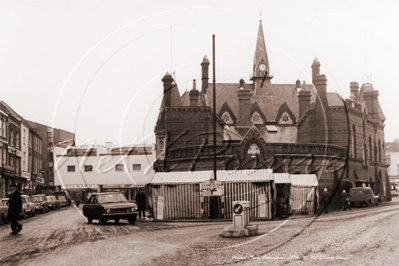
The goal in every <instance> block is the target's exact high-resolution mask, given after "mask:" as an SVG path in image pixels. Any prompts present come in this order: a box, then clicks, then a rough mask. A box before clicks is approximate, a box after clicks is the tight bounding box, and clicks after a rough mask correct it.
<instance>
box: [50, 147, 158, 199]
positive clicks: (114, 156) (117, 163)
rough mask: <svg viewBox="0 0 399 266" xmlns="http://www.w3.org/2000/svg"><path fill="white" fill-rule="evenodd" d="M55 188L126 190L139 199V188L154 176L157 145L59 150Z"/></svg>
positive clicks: (57, 150)
mask: <svg viewBox="0 0 399 266" xmlns="http://www.w3.org/2000/svg"><path fill="white" fill-rule="evenodd" d="M54 156H55V157H54V165H55V168H54V169H55V170H54V173H55V185H56V186H57V187H59V188H60V189H72V190H73V189H84V190H88V191H99V192H101V191H115V190H117V191H123V192H125V194H126V196H127V198H128V199H135V194H136V192H137V188H139V187H144V186H145V185H146V184H147V183H149V182H150V180H151V179H152V177H153V176H154V171H153V169H152V164H153V162H154V160H155V151H154V147H153V145H124V146H120V147H118V146H116V145H112V144H110V143H109V144H107V145H81V146H75V147H72V146H70V147H66V148H65V147H55V148H54Z"/></svg>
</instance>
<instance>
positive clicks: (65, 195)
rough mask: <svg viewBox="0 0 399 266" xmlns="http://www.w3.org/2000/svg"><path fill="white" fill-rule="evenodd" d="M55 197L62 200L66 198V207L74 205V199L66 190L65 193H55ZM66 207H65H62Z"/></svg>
mask: <svg viewBox="0 0 399 266" xmlns="http://www.w3.org/2000/svg"><path fill="white" fill-rule="evenodd" d="M54 195H55V196H57V198H58V199H60V197H62V196H63V197H64V198H65V201H66V205H65V206H71V204H72V199H71V196H69V193H68V191H66V190H64V191H56V192H54ZM62 206H64V205H62Z"/></svg>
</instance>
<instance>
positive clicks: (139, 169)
mask: <svg viewBox="0 0 399 266" xmlns="http://www.w3.org/2000/svg"><path fill="white" fill-rule="evenodd" d="M133 171H141V164H133Z"/></svg>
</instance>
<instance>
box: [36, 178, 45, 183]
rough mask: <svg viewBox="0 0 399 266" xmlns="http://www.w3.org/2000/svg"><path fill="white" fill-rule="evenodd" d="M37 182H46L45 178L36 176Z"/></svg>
mask: <svg viewBox="0 0 399 266" xmlns="http://www.w3.org/2000/svg"><path fill="white" fill-rule="evenodd" d="M36 183H40V184H44V178H41V177H36Z"/></svg>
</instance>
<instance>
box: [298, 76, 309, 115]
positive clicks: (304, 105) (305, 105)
mask: <svg viewBox="0 0 399 266" xmlns="http://www.w3.org/2000/svg"><path fill="white" fill-rule="evenodd" d="M298 81H299V80H298ZM298 81H297V82H298ZM310 97H311V93H310V91H309V90H307V89H306V82H305V81H303V85H302V89H301V91H300V92H299V93H298V100H299V119H301V118H302V117H303V116H304V115H305V114H306V112H307V111H308V110H309V109H310Z"/></svg>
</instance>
